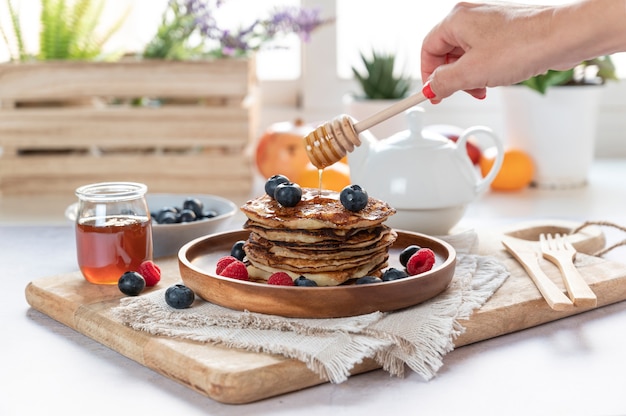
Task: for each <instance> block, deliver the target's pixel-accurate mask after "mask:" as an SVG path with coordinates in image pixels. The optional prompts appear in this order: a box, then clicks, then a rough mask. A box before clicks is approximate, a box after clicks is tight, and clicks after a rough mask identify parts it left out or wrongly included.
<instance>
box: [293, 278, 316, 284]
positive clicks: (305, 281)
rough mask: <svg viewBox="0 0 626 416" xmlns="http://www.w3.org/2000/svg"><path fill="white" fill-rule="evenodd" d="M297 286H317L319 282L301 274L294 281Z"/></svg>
mask: <svg viewBox="0 0 626 416" xmlns="http://www.w3.org/2000/svg"><path fill="white" fill-rule="evenodd" d="M293 284H294V285H295V286H317V282H316V281H315V280H311V279H307V278H306V277H304V276H300V277H298V278H297V279H295V280H294V281H293Z"/></svg>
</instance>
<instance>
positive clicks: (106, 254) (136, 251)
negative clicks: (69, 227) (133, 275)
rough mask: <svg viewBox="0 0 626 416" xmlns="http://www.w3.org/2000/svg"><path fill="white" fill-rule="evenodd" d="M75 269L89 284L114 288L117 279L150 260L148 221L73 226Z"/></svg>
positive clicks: (121, 218)
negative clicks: (76, 262)
mask: <svg viewBox="0 0 626 416" xmlns="http://www.w3.org/2000/svg"><path fill="white" fill-rule="evenodd" d="M76 252H77V257H78V266H79V267H80V271H81V272H82V273H83V276H84V277H85V279H86V280H87V281H88V282H91V283H96V284H117V281H118V280H119V278H120V276H121V275H122V274H124V272H126V271H129V270H137V269H138V267H139V265H140V264H141V263H142V262H143V261H145V260H151V259H152V231H151V227H150V219H149V218H147V217H130V216H126V217H124V216H113V217H106V218H97V219H94V218H84V219H81V220H80V221H79V222H78V223H77V224H76Z"/></svg>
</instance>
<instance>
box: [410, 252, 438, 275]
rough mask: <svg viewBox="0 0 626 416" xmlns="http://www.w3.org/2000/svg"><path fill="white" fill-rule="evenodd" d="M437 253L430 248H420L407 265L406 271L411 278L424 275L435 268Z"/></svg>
mask: <svg viewBox="0 0 626 416" xmlns="http://www.w3.org/2000/svg"><path fill="white" fill-rule="evenodd" d="M434 264H435V253H434V252H433V251H432V250H431V249H429V248H420V249H419V250H417V252H416V253H415V254H413V255H412V256H411V257H410V258H409V261H408V262H407V263H406V271H407V272H408V273H409V275H411V276H415V275H416V274H420V273H424V272H427V271H429V270H430V269H432V268H433V265H434Z"/></svg>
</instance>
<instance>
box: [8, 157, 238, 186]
mask: <svg viewBox="0 0 626 416" xmlns="http://www.w3.org/2000/svg"><path fill="white" fill-rule="evenodd" d="M249 171H250V160H249V159H248V157H246V156H245V155H243V153H238V154H237V153H234V154H229V153H223V152H222V153H217V152H216V153H215V154H211V153H198V154H183V155H141V154H112V155H104V156H101V157H97V156H90V155H54V156H46V155H43V156H37V157H35V156H34V157H11V158H3V159H2V163H0V178H7V177H11V176H15V177H37V176H42V177H43V176H45V177H53V176H58V177H70V176H77V177H81V176H83V175H84V176H93V175H98V176H100V175H118V176H119V174H122V175H138V174H144V175H145V172H150V173H151V174H157V173H159V172H160V173H162V174H163V175H167V176H172V177H174V178H177V177H178V178H180V177H189V176H198V177H200V178H202V180H210V179H215V178H221V177H225V176H231V177H242V176H244V177H247V175H248V174H249ZM161 176H162V175H161ZM0 180H2V179H0Z"/></svg>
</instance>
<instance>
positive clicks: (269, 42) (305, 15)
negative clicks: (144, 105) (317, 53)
mask: <svg viewBox="0 0 626 416" xmlns="http://www.w3.org/2000/svg"><path fill="white" fill-rule="evenodd" d="M227 2H228V1H227V0H170V1H169V2H168V6H167V9H166V10H165V12H164V13H163V18H162V22H161V25H160V26H159V29H158V31H157V34H156V35H155V37H154V38H153V39H152V41H151V42H150V43H149V44H148V45H147V46H146V49H145V51H144V56H145V57H149V58H163V59H194V58H202V57H208V56H217V57H225V56H244V55H246V54H248V53H250V52H254V51H258V50H260V49H262V48H265V47H276V44H277V41H278V40H280V38H284V37H286V36H289V35H292V34H296V35H298V36H299V37H300V39H302V40H303V41H308V40H309V39H310V36H311V33H312V32H313V31H314V30H315V29H317V28H318V27H320V26H322V25H324V24H326V23H329V22H331V20H330V19H323V18H322V17H321V16H320V11H319V10H317V9H307V8H298V7H276V8H274V9H273V10H271V11H270V12H269V13H268V15H267V17H264V18H259V19H256V20H254V21H253V22H252V23H248V24H246V25H245V26H240V27H238V28H232V27H223V26H222V25H221V24H220V22H219V21H218V20H219V19H218V17H217V16H216V12H218V9H220V8H221V7H222V6H223V5H224V4H225V3H227Z"/></svg>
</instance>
